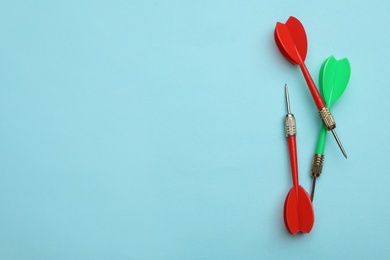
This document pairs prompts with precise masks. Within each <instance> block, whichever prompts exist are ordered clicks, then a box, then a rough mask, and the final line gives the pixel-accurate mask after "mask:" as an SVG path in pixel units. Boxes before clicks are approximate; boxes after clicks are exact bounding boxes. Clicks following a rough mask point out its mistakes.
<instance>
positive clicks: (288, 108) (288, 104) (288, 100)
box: [284, 83, 291, 114]
mask: <svg viewBox="0 0 390 260" xmlns="http://www.w3.org/2000/svg"><path fill="white" fill-rule="evenodd" d="M284 90H285V92H286V104H287V113H288V114H291V110H290V99H289V96H288V87H287V83H285V84H284Z"/></svg>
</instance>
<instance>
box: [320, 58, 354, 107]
mask: <svg viewBox="0 0 390 260" xmlns="http://www.w3.org/2000/svg"><path fill="white" fill-rule="evenodd" d="M350 76H351V65H350V64H349V61H348V59H347V58H344V59H341V60H336V59H335V58H334V57H333V56H330V57H329V58H327V59H326V60H325V62H324V63H323V64H322V67H321V71H320V92H321V95H322V97H323V98H324V101H325V103H326V105H327V107H328V108H329V109H330V107H331V106H332V105H333V103H334V102H336V101H337V99H339V98H340V97H341V95H342V94H343V93H344V91H345V89H346V87H347V85H348V81H349V78H350Z"/></svg>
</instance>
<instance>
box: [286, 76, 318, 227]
mask: <svg viewBox="0 0 390 260" xmlns="http://www.w3.org/2000/svg"><path fill="white" fill-rule="evenodd" d="M285 92H286V103H287V115H286V117H285V120H284V126H285V131H286V137H287V143H288V151H289V154H290V165H291V174H292V182H293V187H292V188H291V189H290V191H289V193H288V194H287V197H286V201H285V202H284V223H285V225H286V228H287V230H288V231H289V232H290V233H291V234H293V235H295V234H296V233H298V232H299V231H301V232H304V233H309V232H310V231H311V229H312V228H313V224H314V210H313V205H312V204H311V200H310V197H309V194H308V193H307V192H306V191H305V190H304V189H303V187H302V186H301V185H299V183H298V155H297V146H296V138H295V136H296V133H297V131H296V123H295V117H294V115H293V114H292V113H291V110H290V100H289V96H288V88H287V84H286V85H285Z"/></svg>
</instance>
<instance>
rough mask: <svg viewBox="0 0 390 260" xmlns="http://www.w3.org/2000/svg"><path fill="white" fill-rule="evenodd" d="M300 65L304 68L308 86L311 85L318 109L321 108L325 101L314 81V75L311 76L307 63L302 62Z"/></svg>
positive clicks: (311, 91) (303, 71) (310, 88)
mask: <svg viewBox="0 0 390 260" xmlns="http://www.w3.org/2000/svg"><path fill="white" fill-rule="evenodd" d="M299 67H300V68H301V70H302V73H303V76H304V77H305V80H306V83H307V86H308V87H309V90H310V93H311V96H312V97H313V100H314V103H316V106H317V109H318V110H321V109H323V108H324V107H325V102H324V100H323V99H322V97H321V94H320V92H319V91H318V89H317V87H316V85H315V84H314V81H313V79H312V77H311V76H310V73H309V71H308V69H307V67H306V65H305V63H303V62H302V63H300V64H299Z"/></svg>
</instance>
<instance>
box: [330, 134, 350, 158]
mask: <svg viewBox="0 0 390 260" xmlns="http://www.w3.org/2000/svg"><path fill="white" fill-rule="evenodd" d="M331 131H332V134H333V136H334V138H335V139H336V142H337V144H338V145H339V147H340V150H341V152H342V153H343V155H344V157H345V158H346V159H348V156H347V153H346V152H345V150H344V148H343V145H342V144H341V142H340V139H339V137H338V136H337V134H336V130H334V129H332V130H331Z"/></svg>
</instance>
